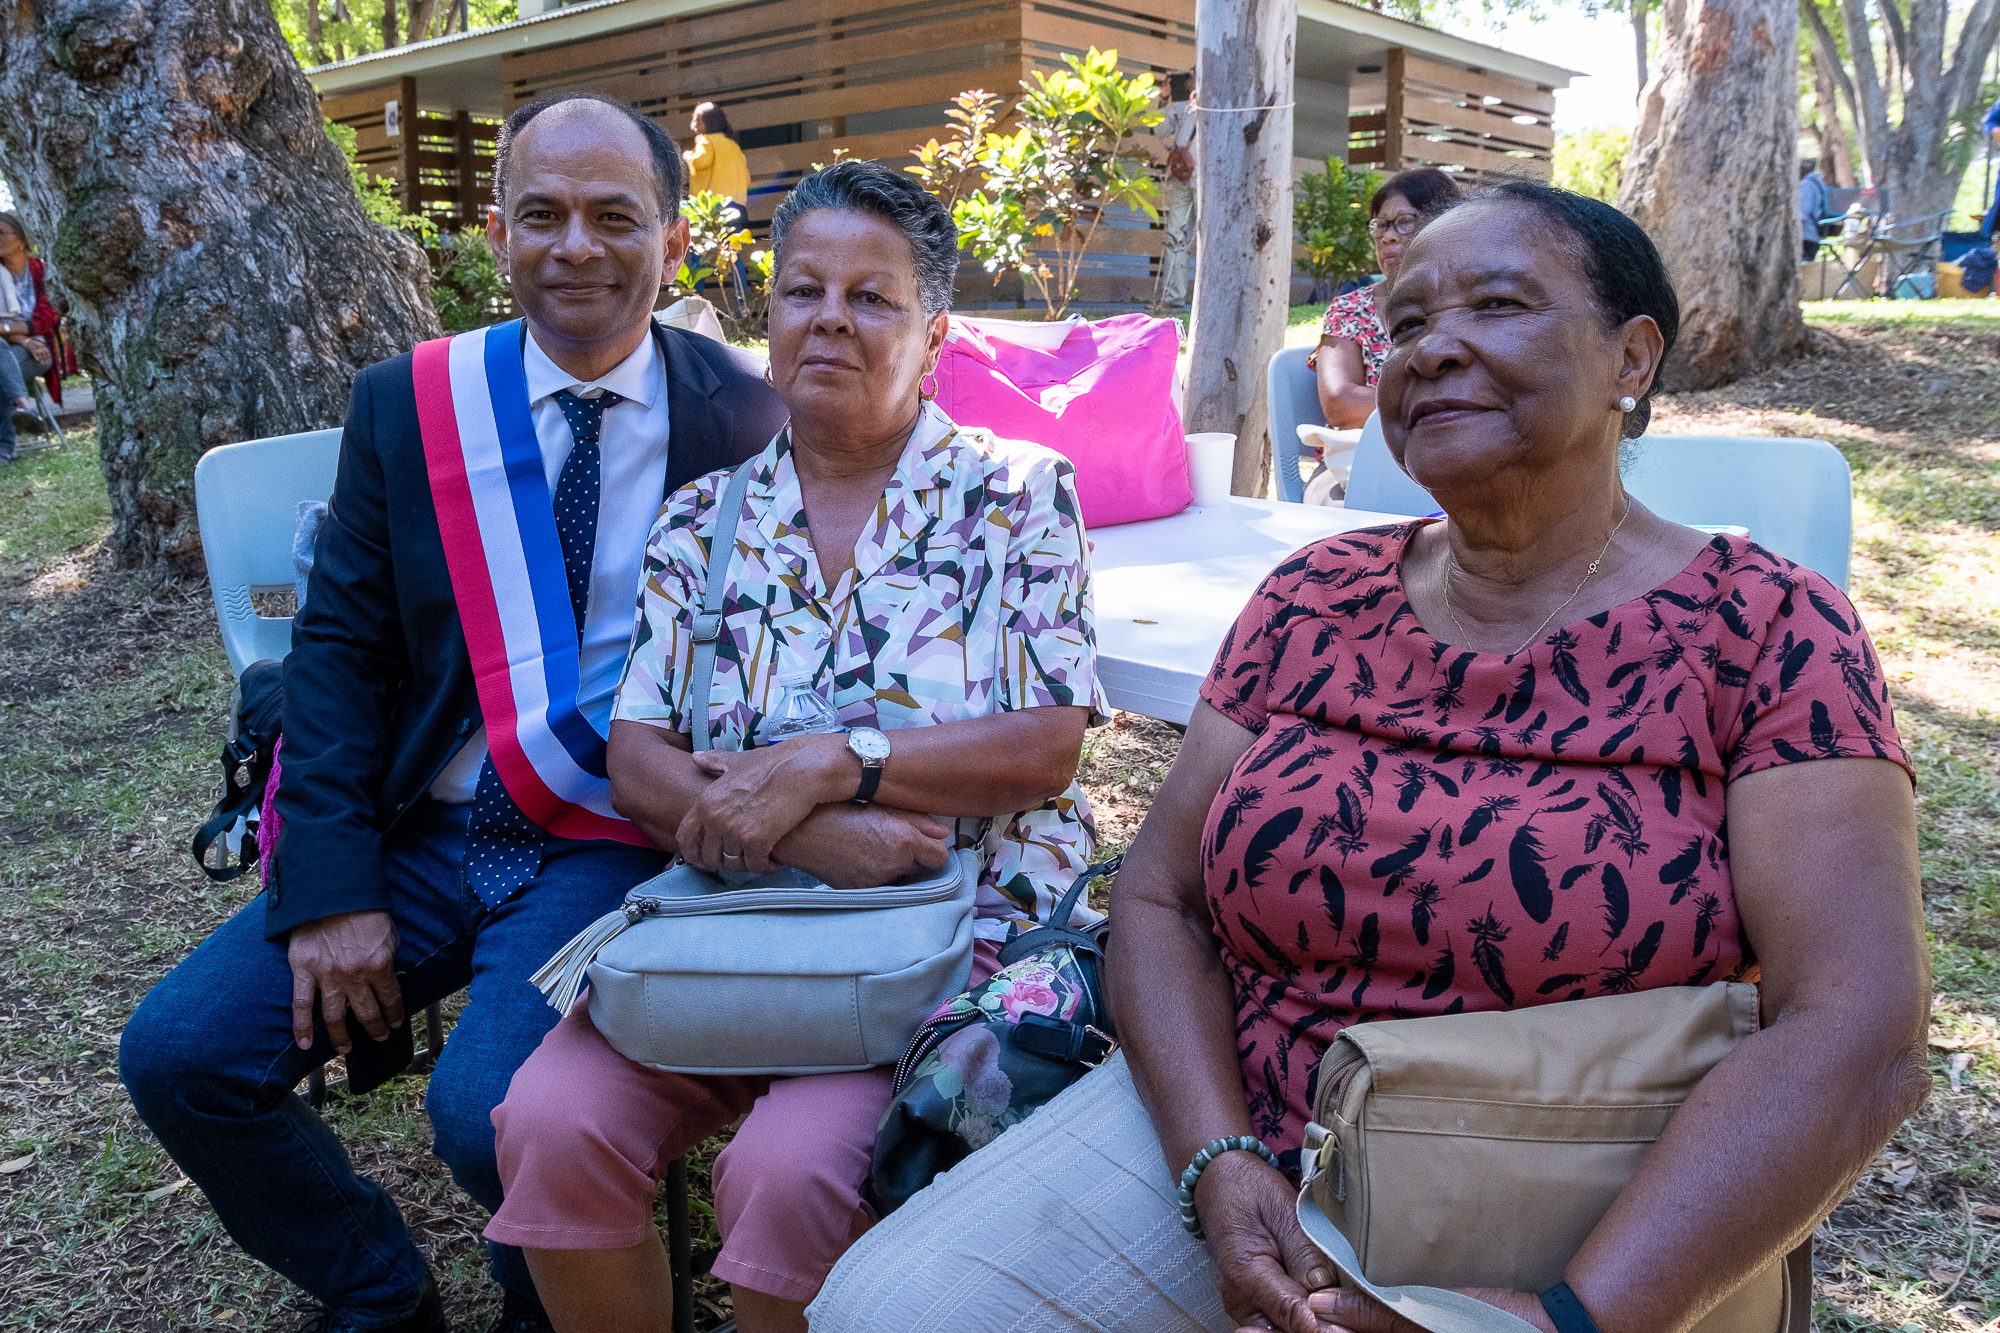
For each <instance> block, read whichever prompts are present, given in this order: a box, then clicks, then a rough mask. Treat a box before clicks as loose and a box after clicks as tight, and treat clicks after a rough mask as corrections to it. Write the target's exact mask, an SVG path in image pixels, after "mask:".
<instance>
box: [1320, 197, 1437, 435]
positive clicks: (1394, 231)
mask: <svg viewBox="0 0 2000 1333" xmlns="http://www.w3.org/2000/svg"><path fill="white" fill-rule="evenodd" d="M1458 198H1459V195H1458V186H1457V184H1456V183H1455V182H1453V180H1452V178H1451V177H1449V176H1447V175H1445V174H1444V173H1443V172H1442V171H1439V170H1438V169H1437V168H1436V167H1413V168H1411V169H1410V170H1408V171H1399V172H1397V173H1396V174H1395V175H1393V176H1391V177H1390V178H1389V179H1388V180H1387V181H1385V182H1384V183H1383V185H1382V188H1381V189H1379V190H1377V191H1375V194H1374V196H1373V197H1372V198H1370V199H1369V201H1368V235H1369V238H1370V239H1371V240H1373V241H1374V242H1375V262H1376V264H1377V265H1378V266H1379V267H1380V268H1381V270H1382V281H1380V282H1378V283H1375V284H1374V285H1373V286H1369V287H1357V288H1355V289H1354V290H1353V291H1351V292H1348V293H1346V294H1344V295H1341V296H1336V297H1334V298H1333V304H1332V305H1329V306H1328V307H1327V308H1326V320H1325V322H1324V323H1322V324H1321V326H1320V335H1319V346H1318V347H1315V348H1314V349H1313V352H1312V355H1311V356H1309V357H1307V358H1306V366H1307V367H1308V368H1309V369H1310V370H1312V371H1313V372H1314V373H1315V374H1316V375H1318V376H1319V408H1320V411H1321V412H1324V413H1325V414H1326V424H1327V425H1329V426H1332V427H1333V428H1334V429H1336V430H1352V429H1353V428H1355V427H1356V426H1359V425H1361V424H1362V423H1363V422H1365V421H1367V420H1368V414H1369V413H1370V412H1373V411H1374V410H1375V381H1376V378H1377V377H1378V376H1380V375H1381V373H1382V362H1383V361H1385V360H1386V359H1388V356H1389V335H1388V333H1387V332H1386V331H1385V330H1384V329H1383V327H1382V301H1383V299H1384V298H1385V297H1386V296H1387V295H1388V291H1389V284H1390V283H1391V282H1393V281H1394V280H1395V277H1396V265H1397V264H1398V263H1399V262H1400V261H1401V259H1402V257H1403V251H1404V249H1405V248H1406V247H1408V245H1409V244H1410V239H1411V238H1412V237H1414V236H1415V235H1416V234H1417V233H1418V232H1419V231H1421V230H1423V227H1424V224H1425V223H1427V222H1429V221H1430V220H1431V219H1432V218H1434V217H1436V216H1437V215H1438V214H1440V213H1442V212H1444V211H1445V209H1447V208H1450V207H1451V206H1452V205H1453V204H1455V203H1457V202H1458Z"/></svg>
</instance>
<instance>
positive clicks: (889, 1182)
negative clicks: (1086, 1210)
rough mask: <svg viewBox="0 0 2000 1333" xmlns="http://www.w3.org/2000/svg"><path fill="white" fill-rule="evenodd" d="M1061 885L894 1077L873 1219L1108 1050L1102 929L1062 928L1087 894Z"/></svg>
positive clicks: (936, 1015)
mask: <svg viewBox="0 0 2000 1333" xmlns="http://www.w3.org/2000/svg"><path fill="white" fill-rule="evenodd" d="M1121 859H1122V858H1120V857H1113V858H1111V859H1110V860H1109V861H1104V862H1101V863H1099V864H1097V865H1094V866H1091V867H1090V868H1089V869H1087V870H1085V871H1084V872H1083V874H1082V875H1080V876H1078V877H1077V880H1076V882H1075V883H1074V884H1072V885H1070V889H1069V892H1068V893H1066V894H1064V895H1063V898H1062V901H1061V902H1060V903H1058V904H1057V905H1056V907H1055V910H1054V911H1052V912H1050V913H1049V919H1048V922H1047V924H1045V925H1041V926H1038V927H1036V928H1035V929H1033V930H1030V931H1026V932H1024V933H1022V934H1020V935H1017V936H1015V937H1014V939H1012V940H1010V941H1009V942H1008V943H1007V945H1006V947H1005V948H1003V949H1002V950H1001V951H1000V970H999V971H998V972H995V973H994V974H993V975H992V976H991V977H989V978H988V979H987V980H986V982H985V983H984V984H983V985H980V986H978V987H975V988H974V989H972V990H969V991H967V992H965V993H964V994H963V995H958V996H954V997H953V998H952V999H949V1000H946V1001H945V1002H944V1003H943V1004H941V1005H939V1006H938V1007H937V1008H936V1009H935V1010H934V1011H933V1012H932V1013H931V1016H930V1017H929V1018H927V1019H925V1020H924V1023H923V1026H922V1027H920V1028H918V1029H917V1035H916V1036H915V1037H914V1038H913V1039H911V1042H910V1048H909V1050H908V1051H906V1052H905V1053H904V1055H903V1058H902V1060H901V1061H900V1062H898V1064H897V1065H896V1093H895V1099H894V1100H893V1101H891V1102H890V1103H889V1109H888V1110H887V1111H886V1112H884V1113H883V1116H882V1122H881V1124H880V1125H879V1126H878V1127H877V1128H876V1131H875V1153H874V1157H873V1159H872V1161H871V1162H870V1164H869V1170H868V1184H867V1194H868V1201H869V1202H870V1203H871V1204H872V1205H874V1208H875V1211H876V1213H877V1214H879V1215H880V1216H884V1217H886V1216H888V1215H889V1214H890V1213H891V1212H893V1211H895V1210H896V1209H897V1208H899V1207H901V1206H902V1205H903V1204H904V1203H905V1202H907V1201H908V1200H909V1198H910V1196H912V1195H914V1194H915V1193H916V1192H917V1191H918V1190H920V1189H922V1188H923V1187H924V1186H926V1185H928V1184H930V1183H931V1181H932V1180H933V1179H935V1178H936V1177H937V1176H938V1175H940V1174H942V1173H943V1172H945V1171H948V1170H950V1169H951V1168H952V1167H953V1166H955V1165H957V1164H958V1163H959V1162H961V1161H963V1160H964V1159H965V1158H966V1157H968V1156H970V1155H971V1154H972V1153H973V1152H974V1151H976V1150H978V1149H980V1148H983V1147H985V1146H986V1145H987V1144H989V1143H991V1142H992V1141H993V1140H994V1139H996V1138H998V1137H1000V1135H1001V1134H1002V1133H1003V1132H1005V1131H1006V1130H1007V1129H1009V1128H1011V1127H1013V1126H1014V1125H1017V1124H1019V1123H1020V1122H1021V1121H1023V1120H1025V1119H1027V1118H1028V1117H1029V1116H1031V1115H1033V1114H1034V1113H1035V1111H1036V1110H1037V1109H1039V1108H1040V1107H1041V1106H1042V1105H1043V1104H1044V1103H1046V1102H1049V1101H1051V1100H1053V1099H1054V1097H1055V1096H1056V1094H1057V1093H1059V1092H1061V1091H1062V1090H1063V1089H1064V1088H1066V1087H1068V1086H1069V1085H1070V1084H1072V1083H1074V1082H1075V1081H1076V1080H1077V1079H1079V1078H1081V1077H1083V1075H1084V1074H1085V1073H1087V1072H1089V1070H1090V1069H1091V1068H1092V1067H1094V1066H1096V1065H1099V1064H1102V1063H1103V1062H1104V1061H1105V1060H1106V1059H1107V1058H1109V1057H1110V1055H1111V1052H1112V1051H1113V1050H1115V1049H1117V1045H1118V1043H1117V1040H1116V1038H1115V1037H1114V1036H1113V1035H1112V1029H1111V1013H1110V1010H1109V1009H1108V1008H1107V1007H1106V1006H1105V1003H1104V980H1103V967H1104V929H1103V925H1102V923H1100V924H1099V925H1097V926H1096V927H1093V928H1092V929H1090V930H1088V931H1084V930H1073V929H1071V928H1070V926H1069V921H1070V917H1071V913H1072V912H1073V911H1074V910H1075V908H1076V906H1077V904H1078V903H1079V902H1080V901H1081V900H1082V898H1083V893H1084V890H1085V888H1086V887H1088V886H1089V884H1090V882H1091V881H1092V880H1094V879H1096V878H1097V877H1098V876H1100V875H1111V874H1116V873H1117V870H1118V865H1119V861H1120V860H1121Z"/></svg>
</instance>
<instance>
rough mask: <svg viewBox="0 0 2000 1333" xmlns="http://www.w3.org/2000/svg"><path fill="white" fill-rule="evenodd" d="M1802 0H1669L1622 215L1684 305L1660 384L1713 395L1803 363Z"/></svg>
mask: <svg viewBox="0 0 2000 1333" xmlns="http://www.w3.org/2000/svg"><path fill="white" fill-rule="evenodd" d="M1798 33H1799V12H1798V7H1797V0H1667V3H1666V4H1664V5H1663V6H1661V12H1660V49H1659V51H1658V53H1657V59H1656V61H1655V63H1654V73H1653V78H1652V81H1651V82H1650V83H1648V84H1647V86H1646V91H1645V93H1644V94H1643V96H1642V97H1641V98H1640V103H1639V126H1638V128H1637V129H1636V130H1635V131H1634V132H1633V135H1632V148H1631V151H1630V153H1629V154H1628V156H1627V157H1626V159H1625V180H1624V184H1623V186H1622V187H1621V189H1620V190H1619V195H1618V207H1619V208H1621V209H1623V210H1624V211H1625V212H1626V213H1628V214H1630V215H1631V217H1632V218H1633V220H1635V221H1636V222H1638V224H1639V225H1640V226H1642V227H1644V228H1645V229H1646V232H1647V234H1648V235H1650V236H1651V237H1652V238H1653V242H1654V244H1656V245H1658V246H1659V248H1660V254H1661V255H1662V257H1663V258H1664V259H1665V260H1666V263H1667V271H1668V273H1669V274H1671V275H1672V277H1673V280H1674V286H1675V289H1676V290H1677V291H1678V292H1679V294H1680V302H1681V333H1680V340H1679V342H1678V343H1677V344H1676V345H1675V347H1674V350H1673V352H1672V354H1671V355H1670V356H1669V358H1668V360H1667V364H1666V368H1665V371H1664V379H1665V382H1666V383H1667V384H1669V385H1671V386H1673V387H1674V388H1679V389H1707V388H1712V387H1714V386H1715V385H1718V384H1727V383H1729V382H1730V381H1731V380H1734V379H1736V378H1737V377H1738V376H1740V375H1743V374H1746V373H1749V372H1751V371H1753V370H1756V369H1758V368H1760V367H1762V366H1766V365H1769V364H1771V363H1773V362H1776V361H1782V360H1786V359H1788V358H1790V357H1791V356H1793V355H1795V354H1796V353H1797V352H1798V350H1799V348H1800V347H1801V346H1802V345H1803V343H1804V340H1805V328H1804V323H1803V321H1802V319H1801V317H1800V314H1799V270H1798V257H1799V249H1798V235H1799V224H1798V217H1797V212H1798V204H1797V182H1798V177H1797V171H1796V169H1795V166H1794V155H1795V153H1796V151H1797V147H1796V144H1797V138H1798Z"/></svg>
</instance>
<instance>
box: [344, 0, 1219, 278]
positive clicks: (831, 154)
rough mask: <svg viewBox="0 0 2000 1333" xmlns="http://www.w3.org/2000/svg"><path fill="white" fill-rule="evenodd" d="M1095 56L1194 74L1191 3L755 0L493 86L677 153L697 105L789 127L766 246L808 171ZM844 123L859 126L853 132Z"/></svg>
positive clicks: (911, 141)
mask: <svg viewBox="0 0 2000 1333" xmlns="http://www.w3.org/2000/svg"><path fill="white" fill-rule="evenodd" d="M1092 46H1095V47H1097V48H1099V49H1109V48H1116V49H1117V51H1118V53H1119V63H1120V65H1121V67H1123V68H1124V69H1125V70H1126V71H1127V72H1129V73H1139V72H1142V71H1149V70H1150V71H1152V72H1154V73H1156V74H1159V75H1162V76H1164V75H1166V74H1169V73H1172V72H1175V71H1178V70H1185V69H1190V68H1192V67H1193V65H1194V0H1124V3H1117V2H1116V0H925V2H924V3H916V4H911V3H893V2H887V0H758V2H757V3H752V4H747V5H743V6H740V7H737V8H732V9H730V10H727V11H725V12H723V13H719V14H708V15H702V16H700V17H696V18H692V19H686V20H680V21H675V22H669V23H666V24H662V25H660V26H658V27H654V28H647V29H643V30H640V31H637V32H627V33H620V34H615V35H613V36H610V37H601V38H595V39H592V40H589V41H583V42H576V43H572V44H570V45H568V46H563V47H556V48H551V49H544V50H540V51H535V52H530V53H526V54H523V55H519V56H504V57H502V59H501V77H502V81H503V85H504V96H505V104H506V106H507V107H509V108H510V109H511V108H513V107H517V106H520V105H522V104H523V103H525V102H528V101H530V100H532V99H534V98H536V97H541V96H544V95H546V94H548V93H552V92H557V91H561V90H563V89H567V88H591V89H594V90H596V91H599V92H603V93H607V94H609V95H611V96H613V97H617V98H620V99H622V100H624V101H626V102H629V103H631V104H632V105H633V106H635V107H637V108H638V109H639V110H640V111H642V112H644V113H645V114H646V115H649V116H652V117H653V118H655V119H656V120H658V121H659V122H660V125H661V127H662V128H664V129H665V130H666V131H667V132H668V133H669V134H671V135H673V136H674V137H675V138H676V139H678V140H679V141H680V142H682V143H687V142H688V141H689V133H688V128H687V124H688V118H689V116H690V115H691V114H692V113H693V111H694V107H695V104H696V103H697V102H702V101H712V102H715V103H716V104H717V105H718V106H721V107H722V108H723V109H724V110H725V111H727V112H728V113H729V119H730V123H731V124H732V125H733V126H734V127H735V129H736V130H737V131H738V133H741V132H743V131H745V130H756V129H763V128H767V127H771V126H783V125H799V126H800V127H801V133H802V135H803V138H802V140H801V141H800V142H797V143H790V144H782V145H775V146H769V147H760V148H751V149H748V150H746V156H747V157H748V159H749V164H750V191H751V197H750V199H749V200H748V201H746V206H747V207H748V209H749V211H750V217H751V221H752V223H753V224H754V225H756V226H757V228H758V230H759V231H760V232H761V230H762V224H764V223H767V222H768V221H769V220H770V217H771V215H772V213H773V212H775V211H776V209H777V206H778V204H779V202H780V201H781V200H782V199H783V198H784V194H785V192H786V190H788V189H789V188H790V186H791V185H792V183H793V182H795V181H797V180H798V178H799V177H800V176H802V175H803V174H804V173H805V172H806V171H808V170H810V169H811V167H812V165H813V164H814V163H818V162H831V161H833V160H834V159H835V157H836V155H845V156H848V157H857V158H873V159H877V160H881V161H885V162H890V163H892V164H895V165H907V164H908V163H909V162H911V161H913V160H914V158H913V157H912V156H911V152H912V150H913V149H914V148H915V147H916V146H917V145H919V144H921V143H923V142H924V141H925V140H927V139H930V138H933V137H940V138H941V137H943V136H944V135H945V134H946V132H947V128H948V126H947V123H946V121H945V119H944V115H943V111H944V104H945V103H947V102H949V101H950V99H951V98H952V97H954V96H956V95H957V94H958V93H960V92H963V91H965V90H966V89H969V88H984V89H986V90H987V91H989V92H993V93H997V94H999V95H1001V96H1002V97H1005V98H1008V99H1010V100H1011V99H1012V97H1013V96H1014V95H1015V94H1016V93H1017V92H1018V89H1019V85H1020V83H1021V81H1022V79H1024V78H1025V77H1027V75H1028V74H1029V73H1030V72H1031V71H1033V70H1036V69H1041V70H1053V69H1056V68H1060V67H1061V64H1062V56H1063V54H1064V53H1065V52H1074V53H1077V54H1081V53H1082V52H1083V51H1085V50H1087V49H1089V48H1090V47H1092ZM880 113H901V114H902V115H904V116H907V117H908V119H909V120H910V121H911V122H912V127H911V128H908V129H897V130H886V131H885V130H879V129H873V128H871V125H870V122H871V121H874V120H875V119H876V117H878V116H879V115H880ZM379 115H380V108H379V107H378V108H377V117H378V119H379ZM853 117H866V118H867V119H864V120H862V121H861V122H860V123H859V124H858V125H856V126H854V127H853V128H852V129H850V126H849V120H850V118H853ZM1161 248H1162V233H1161V232H1159V231H1158V229H1151V230H1148V229H1140V228H1117V229H1113V228H1109V227H1107V228H1105V229H1103V230H1102V231H1100V233H1099V237H1098V240H1097V242H1096V244H1095V245H1094V246H1093V247H1092V249H1093V254H1101V255H1103V256H1105V257H1106V260H1107V262H1110V263H1116V262H1117V261H1116V260H1115V259H1114V258H1113V257H1125V256H1134V255H1137V256H1144V257H1146V259H1147V268H1148V270H1149V271H1150V270H1151V269H1152V268H1154V267H1156V265H1155V263H1154V260H1155V258H1156V257H1157V255H1158V254H1159V252H1160V249H1161ZM1125 262H1126V264H1127V266H1129V264H1130V261H1129V260H1126V261H1125ZM1091 267H1097V265H1095V264H1093V265H1091ZM976 273H977V271H976V270H975V274H976ZM971 277H972V275H968V283H967V289H968V299H972V300H981V299H992V298H990V297H988V296H982V295H978V294H975V293H980V292H982V291H990V279H986V278H985V277H984V276H983V275H978V276H977V280H976V281H975V280H971ZM1150 281H1151V279H1150V278H1147V279H1144V280H1140V279H1138V278H1136V276H1134V275H1129V274H1126V275H1117V276H1113V275H1109V274H1087V275H1086V276H1085V278H1084V280H1083V286H1084V291H1085V296H1086V299H1095V300H1133V299H1142V298H1139V297H1132V296H1127V295H1113V294H1112V293H1113V292H1114V290H1115V291H1118V292H1123V291H1124V290H1125V289H1126V288H1134V289H1135V290H1136V287H1135V284H1138V285H1143V283H1144V282H1150Z"/></svg>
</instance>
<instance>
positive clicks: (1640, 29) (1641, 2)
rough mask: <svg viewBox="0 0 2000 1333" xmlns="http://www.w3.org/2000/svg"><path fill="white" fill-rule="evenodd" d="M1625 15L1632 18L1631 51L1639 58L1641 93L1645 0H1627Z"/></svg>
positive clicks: (1643, 85) (1641, 88)
mask: <svg viewBox="0 0 2000 1333" xmlns="http://www.w3.org/2000/svg"><path fill="white" fill-rule="evenodd" d="M1626 9H1627V11H1628V14H1627V17H1629V18H1630V19H1631V20H1632V53H1633V55H1635V56H1637V57H1638V60H1639V82H1638V84H1637V87H1638V89H1639V92H1640V93H1641V94H1644V93H1645V91H1646V0H1628V3H1627V4H1626Z"/></svg>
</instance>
